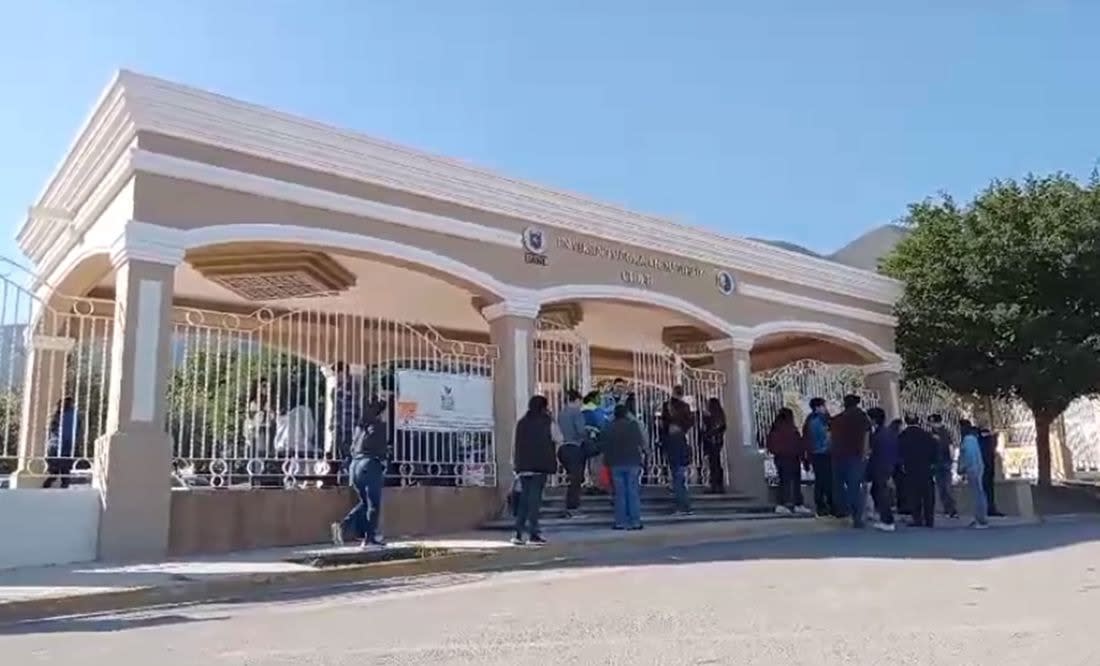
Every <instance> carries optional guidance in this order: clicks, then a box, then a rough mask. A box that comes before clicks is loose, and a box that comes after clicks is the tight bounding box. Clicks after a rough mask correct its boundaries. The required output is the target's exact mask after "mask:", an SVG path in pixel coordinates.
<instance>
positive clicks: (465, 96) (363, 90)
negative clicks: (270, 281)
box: [0, 0, 1100, 256]
mask: <svg viewBox="0 0 1100 666" xmlns="http://www.w3.org/2000/svg"><path fill="white" fill-rule="evenodd" d="M3 4H4V7H3V12H4V15H5V20H4V21H3V22H2V23H0V85H2V86H3V88H2V89H3V90H4V91H5V94H4V101H3V103H2V104H0V231H2V234H0V236H2V237H3V241H2V244H0V254H5V255H8V256H12V255H14V253H15V252H16V250H15V246H14V243H13V242H12V240H11V237H12V235H13V234H14V233H15V231H16V228H17V224H18V222H20V221H21V219H22V216H23V214H24V212H25V210H26V207H27V206H28V205H29V204H30V203H32V200H33V199H34V197H35V196H37V194H38V192H39V191H40V189H41V187H42V185H43V183H44V181H45V178H46V177H47V176H48V175H49V173H50V172H51V171H52V169H53V168H54V166H55V164H56V163H57V162H58V161H59V160H60V158H61V157H62V154H63V151H64V150H65V148H66V147H67V146H68V144H69V142H70V141H71V139H72V137H73V134H74V133H75V131H76V129H77V127H78V126H79V124H80V122H81V121H82V120H83V119H84V117H85V116H86V115H87V113H88V111H89V108H90V106H91V104H92V103H93V102H94V100H95V99H96V96H97V95H98V94H99V92H100V90H101V89H102V88H103V86H104V85H105V84H106V83H107V81H108V79H109V78H110V75H111V72H112V71H113V70H114V69H116V68H117V67H128V68H131V69H135V70H138V71H143V72H148V73H150V74H155V75H158V76H163V77H166V78H170V79H175V80H179V81H182V82H186V83H190V84H194V85H197V86H200V87H205V88H210V89H213V90H216V91H218V92H221V93H225V94H228V95H231V96H234V97H239V98H242V99H246V100H249V101H254V102H258V103H262V104H265V105H269V106H272V107H275V108H278V109H281V110H285V111H290V112H293V113H298V114H303V115H306V116H310V117H313V118H315V119H318V120H322V121H326V122H330V123H334V124H337V125H341V126H345V127H350V128H353V129H356V130H360V131H363V132H366V133H369V134H373V135H376V136H380V137H384V138H387V139H391V140H394V141H397V142H400V143H404V144H407V145H410V146H414V147H417V148H421V149H425V150H429V151H432V152H437V153H442V154H446V155H450V156H454V157H458V158H461V159H464V160H466V161H468V162H471V163H475V164H478V165H482V166H485V167H489V168H492V169H495V170H497V171H500V172H503V173H506V174H508V175H511V176H515V177H521V178H527V179H531V180H534V181H537V182H540V183H544V184H547V185H551V186H554V187H558V188H562V189H568V190H573V191H577V192H581V193H584V194H587V195H590V196H593V197H595V198H598V199H601V200H604V201H609V202H612V203H618V204H622V205H625V206H628V207H630V208H633V209H636V210H640V211H643V212H649V213H655V214H660V215H665V216H668V217H672V218H674V219H677V220H681V221H684V222H689V223H692V224H698V225H702V226H706V227H710V228H713V229H717V230H721V231H726V232H730V233H736V234H741V235H755V236H765V237H770V238H780V239H785V240H790V241H794V242H799V243H803V244H806V245H808V246H810V247H812V248H815V249H818V250H832V249H835V248H837V247H839V246H840V245H842V244H843V243H844V242H845V241H847V240H848V239H850V238H852V237H854V236H856V235H858V234H859V233H860V232H862V231H864V230H865V229H867V228H869V227H872V226H875V225H878V224H881V223H884V222H888V221H890V220H892V219H895V218H897V217H899V216H901V215H902V214H903V213H904V211H905V206H906V204H907V203H909V202H911V201H914V200H918V199H921V198H923V197H925V196H928V195H931V194H934V193H936V192H938V191H941V190H947V191H950V192H952V193H954V194H956V195H957V196H960V197H966V196H970V195H972V194H973V193H974V192H975V191H977V190H978V189H979V188H981V187H982V186H983V185H985V184H986V183H987V182H988V181H989V180H990V179H991V178H993V177H1005V176H1020V175H1023V174H1025V173H1026V172H1028V171H1035V172H1049V171H1053V170H1064V171H1068V172H1070V173H1073V174H1075V175H1078V176H1085V175H1087V173H1088V172H1089V170H1090V169H1091V168H1092V167H1093V165H1094V164H1095V163H1096V161H1097V158H1100V48H1097V46H1096V39H1097V38H1096V34H1097V28H1098V26H1100V2H1095V1H1089V0H1080V1H1079V2H1058V1H1056V0H1043V1H1028V2H1024V1H1023V0H1020V1H1014V0H1002V1H998V2H981V1H978V0H975V1H973V2H951V1H947V0H942V1H934V0H932V1H928V2H919V3H900V2H881V1H871V0H868V1H866V2H845V1H842V0H832V1H830V2H810V1H808V0H807V1H804V2H795V1H793V0H792V1H788V2H784V1H780V0H776V1H774V2H739V1H733V0H710V1H703V0H681V1H679V2H677V1H675V0H667V1H663V2H656V1H645V0H601V1H600V2H585V1H582V0H554V1H553V2H538V3H536V2H516V1H514V0H513V1H511V2H509V1H507V0H497V1H489V0H463V1H462V2H457V1H454V0H417V1H415V2H412V1H407V0H318V1H316V2H308V1H307V0H299V1H297V2H291V1H289V0H266V1H259V0H189V1H188V2H175V3H167V2H148V1H145V2H138V1H130V0H97V1H95V2H90V1H88V0H68V1H62V0H36V1H35V2H17V1H16V0H7V2H3ZM917 5H919V7H918V6H917Z"/></svg>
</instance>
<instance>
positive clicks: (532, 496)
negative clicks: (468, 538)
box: [512, 395, 558, 546]
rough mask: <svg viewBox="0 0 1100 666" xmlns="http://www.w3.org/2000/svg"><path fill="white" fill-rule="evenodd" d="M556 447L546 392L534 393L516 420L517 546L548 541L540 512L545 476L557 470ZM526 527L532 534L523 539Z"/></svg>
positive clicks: (513, 541)
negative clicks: (543, 393)
mask: <svg viewBox="0 0 1100 666" xmlns="http://www.w3.org/2000/svg"><path fill="white" fill-rule="evenodd" d="M556 448H557V447H556V443H555V442H554V419H553V418H551V416H550V403H549V402H548V401H547V400H546V398H545V397H544V396H541V395H536V396H533V397H532V398H531V400H530V401H528V403H527V413H526V414H524V415H523V417H522V418H520V420H519V422H518V423H516V440H515V447H514V449H513V451H514V453H513V455H514V459H513V461H512V462H513V467H514V469H515V472H516V475H517V476H519V484H520V489H519V502H518V506H517V508H516V534H515V536H514V537H513V538H512V543H513V544H515V545H517V546H518V545H522V544H524V543H532V544H540V545H541V544H544V543H546V540H545V539H543V537H542V532H541V531H539V513H540V512H541V511H542V491H543V489H544V488H545V487H546V478H547V477H548V476H549V475H551V474H555V473H557V471H558V459H557V455H556ZM524 530H526V531H527V535H528V537H529V538H528V540H527V541H524Z"/></svg>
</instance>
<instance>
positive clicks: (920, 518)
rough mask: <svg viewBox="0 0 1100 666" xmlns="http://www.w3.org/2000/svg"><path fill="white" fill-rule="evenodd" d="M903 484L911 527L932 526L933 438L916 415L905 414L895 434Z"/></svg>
mask: <svg viewBox="0 0 1100 666" xmlns="http://www.w3.org/2000/svg"><path fill="white" fill-rule="evenodd" d="M898 443H899V446H900V448H901V457H902V464H903V465H904V466H905V486H906V490H907V491H908V492H909V510H910V511H912V512H913V525H914V526H915V527H932V526H933V525H934V524H935V515H936V488H935V484H934V482H933V480H932V473H933V468H934V467H935V464H936V459H937V452H936V449H937V443H936V439H935V438H934V437H932V435H931V434H929V432H928V431H927V430H925V429H924V428H922V427H920V417H919V416H917V415H915V414H908V415H906V417H905V429H904V430H902V431H901V434H900V435H899V436H898Z"/></svg>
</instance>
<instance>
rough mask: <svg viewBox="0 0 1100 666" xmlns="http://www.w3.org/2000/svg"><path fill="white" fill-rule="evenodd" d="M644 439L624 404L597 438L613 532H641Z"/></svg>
mask: <svg viewBox="0 0 1100 666" xmlns="http://www.w3.org/2000/svg"><path fill="white" fill-rule="evenodd" d="M644 449H645V440H644V438H643V437H642V430H641V428H639V427H638V423H637V422H635V421H634V419H633V418H631V416H630V411H629V409H627V406H626V405H625V404H619V405H616V406H615V419H614V420H613V421H612V422H611V424H610V425H609V426H608V427H607V428H605V429H604V430H603V432H602V433H601V435H600V450H601V452H602V453H603V457H604V461H605V463H606V464H607V465H608V467H610V468H611V480H612V483H613V485H614V493H613V500H614V508H615V523H614V525H613V527H614V528H615V529H617V530H640V529H642V499H641V475H642V453H643V451H644Z"/></svg>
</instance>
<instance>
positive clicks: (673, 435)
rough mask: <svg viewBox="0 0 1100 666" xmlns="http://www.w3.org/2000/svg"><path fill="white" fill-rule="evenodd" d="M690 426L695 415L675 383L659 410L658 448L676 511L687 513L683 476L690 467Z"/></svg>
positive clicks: (688, 504)
mask: <svg viewBox="0 0 1100 666" xmlns="http://www.w3.org/2000/svg"><path fill="white" fill-rule="evenodd" d="M693 427H695V416H694V415H693V414H692V412H691V406H690V405H688V404H687V402H686V401H685V400H684V387H682V386H675V387H673V389H672V397H670V398H669V399H668V401H667V402H665V404H664V406H663V408H662V409H661V448H662V449H663V450H664V452H665V457H666V458H667V459H668V469H669V473H670V474H671V476H672V492H673V494H674V495H675V497H676V511H677V513H691V496H690V495H689V494H688V489H687V475H688V468H689V467H690V466H691V446H690V445H689V444H688V433H689V432H691V429H692V428H693Z"/></svg>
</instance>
